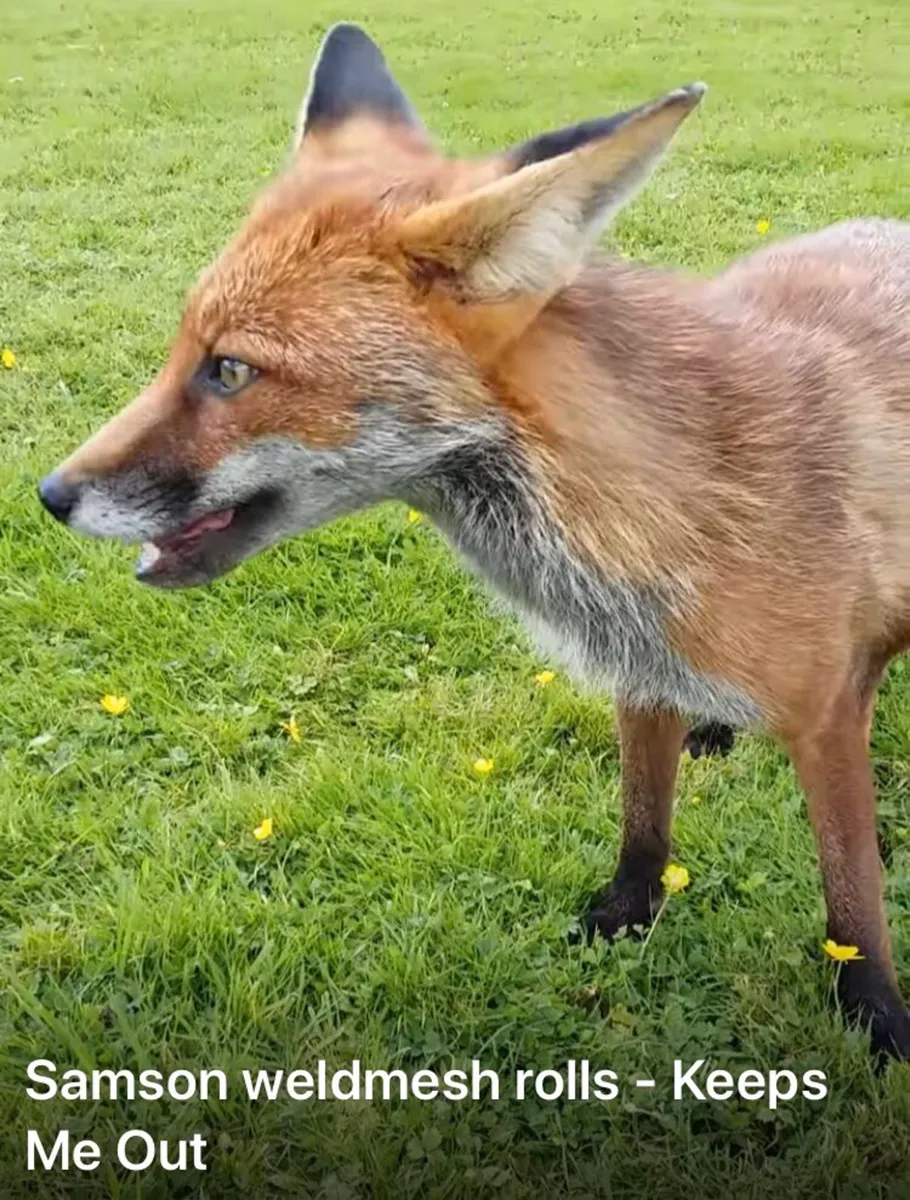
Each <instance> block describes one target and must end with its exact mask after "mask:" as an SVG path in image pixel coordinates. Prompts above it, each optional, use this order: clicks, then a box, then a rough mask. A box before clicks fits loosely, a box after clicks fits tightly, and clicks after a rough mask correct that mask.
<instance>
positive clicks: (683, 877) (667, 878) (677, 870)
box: [660, 863, 689, 896]
mask: <svg viewBox="0 0 910 1200" xmlns="http://www.w3.org/2000/svg"><path fill="white" fill-rule="evenodd" d="M660 882H661V883H662V884H663V885H664V887H665V888H666V889H667V891H668V892H669V893H670V895H671V896H672V895H674V894H675V893H676V892H684V891H685V890H686V888H687V887H688V886H689V872H688V871H687V870H686V868H685V867H682V866H680V864H679V863H669V864H668V866H667V867H666V868H665V870H664V873H663V875H661V877H660Z"/></svg>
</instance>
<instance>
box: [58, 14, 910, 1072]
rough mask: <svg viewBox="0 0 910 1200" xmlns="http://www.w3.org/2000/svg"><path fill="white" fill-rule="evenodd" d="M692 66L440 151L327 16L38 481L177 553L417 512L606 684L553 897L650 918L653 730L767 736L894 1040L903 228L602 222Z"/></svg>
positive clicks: (169, 578)
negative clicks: (113, 372) (136, 371)
mask: <svg viewBox="0 0 910 1200" xmlns="http://www.w3.org/2000/svg"><path fill="white" fill-rule="evenodd" d="M705 91H706V88H705V85H704V84H700V83H692V84H688V85H686V86H683V87H679V88H676V89H675V90H673V91H670V92H668V93H666V94H664V95H663V96H661V97H660V98H658V99H656V100H653V101H650V102H647V103H644V104H641V105H639V106H637V107H634V108H630V109H626V110H623V111H621V112H618V113H615V114H614V115H612V116H609V117H604V118H597V119H593V120H590V121H585V122H582V123H580V124H576V125H572V126H570V127H567V128H563V129H557V130H554V131H551V132H547V133H544V134H542V135H540V136H536V137H532V138H530V139H528V140H527V141H525V142H523V143H521V144H520V145H517V146H513V147H511V148H507V149H506V150H504V151H498V152H494V153H487V154H483V155H479V156H477V157H474V158H471V159H461V158H454V157H450V156H447V155H445V154H444V153H443V152H442V151H441V150H440V148H439V147H438V145H437V143H436V142H435V141H434V139H433V137H432V136H431V134H430V133H429V132H428V131H427V129H426V128H425V126H424V125H423V123H422V122H421V120H420V118H419V116H418V114H417V112H416V110H415V108H414V107H413V105H412V104H411V102H410V100H409V99H408V98H407V96H406V94H405V92H404V90H403V89H402V88H401V86H400V85H399V83H398V82H397V81H396V79H395V78H394V76H393V74H392V72H391V70H390V68H389V66H388V64H387V62H386V60H385V57H384V56H383V54H382V52H381V50H380V49H379V48H378V46H377V45H376V44H375V43H374V42H373V41H372V40H371V38H370V37H369V36H368V35H367V34H366V33H365V32H364V31H363V30H362V29H360V28H359V27H358V26H356V25H353V24H348V23H342V24H339V25H336V26H334V27H333V28H331V29H330V30H329V31H328V33H327V34H326V35H325V37H324V39H323V41H322V43H321V46H320V48H319V50H318V52H317V55H316V58H315V62H314V65H313V66H312V69H311V74H310V79H309V86H308V89H307V92H306V95H305V97H304V101H303V104H302V107H301V110H300V114H299V118H298V121H297V124H296V131H295V133H294V136H293V139H292V144H291V149H290V153H289V155H288V158H287V161H286V162H285V163H284V164H283V166H282V169H281V170H280V171H279V172H278V173H277V174H276V176H275V178H274V179H273V180H271V181H270V182H269V183H267V184H266V185H264V187H263V189H262V191H261V193H260V194H259V195H258V197H257V198H256V199H255V201H254V202H253V204H252V205H251V208H250V211H249V213H248V215H247V217H246V219H245V221H244V223H243V224H242V226H241V228H240V230H239V232H237V233H236V235H235V236H234V238H233V240H231V241H230V242H229V243H228V245H227V247H226V248H225V249H224V251H223V252H222V253H221V254H220V255H219V256H218V257H217V258H216V260H215V261H214V263H213V264H212V265H210V266H209V267H208V268H207V269H206V270H204V271H203V273H202V274H201V276H200V277H199V279H198V281H197V282H196V283H195V284H194V285H193V287H192V288H191V290H190V291H189V294H188V297H187V300H186V304H185V308H184V311H183V315H182V319H181V322H180V325H179V329H178V332H177V334H176V337H175V340H174V342H173V345H172V347H171V350H170V354H169V357H168V359H167V361H166V363H165V365H164V366H163V367H162V369H161V370H160V373H159V374H158V375H157V376H156V377H155V379H154V380H153V381H152V382H151V383H150V385H149V386H148V387H147V388H146V389H145V390H144V391H142V392H141V394H140V395H139V396H138V398H136V399H135V400H133V401H132V403H130V404H129V405H127V406H126V407H125V408H124V409H123V410H122V411H120V412H119V413H118V414H117V415H115V416H114V417H113V418H112V419H111V420H110V421H109V422H108V423H107V424H105V425H104V426H103V427H102V428H101V429H100V430H99V431H98V432H96V433H95V434H94V435H93V436H91V437H90V438H89V439H88V440H87V441H86V442H85V443H84V444H83V445H82V446H81V447H80V448H78V449H77V450H76V451H75V452H74V453H73V454H72V455H71V456H70V457H69V458H67V459H66V460H65V461H64V462H63V463H62V464H61V465H60V466H58V467H57V468H56V469H55V470H53V471H52V472H51V473H50V474H49V475H47V476H46V477H45V478H44V479H43V480H42V481H41V483H40V484H39V495H40V500H41V502H42V503H43V504H44V505H45V507H46V508H47V509H48V510H49V511H50V513H51V514H52V515H53V516H54V517H56V518H57V519H58V520H60V521H62V522H64V523H65V524H67V525H68V526H70V527H71V528H72V529H73V530H75V531H77V532H79V533H82V534H88V535H92V536H96V537H106V538H116V539H120V540H121V541H124V542H127V543H135V544H141V550H140V553H139V559H138V566H137V576H138V578H139V580H141V581H142V582H143V583H145V584H148V585H151V586H154V587H159V588H182V587H192V586H202V585H205V584H208V583H209V582H211V581H212V580H214V579H216V578H217V577H219V576H222V575H224V574H225V573H226V572H228V571H230V570H231V569H233V568H234V567H236V566H237V565H238V564H239V563H241V562H243V561H244V560H247V559H249V558H251V557H252V556H253V555H256V554H259V553H260V552H262V551H263V550H265V549H266V548H267V547H270V546H273V545H275V544H276V543H278V542H281V541H282V540H284V539H286V538H289V537H291V536H294V535H297V534H301V533H304V532H306V531H309V530H313V529H315V528H317V527H318V526H321V525H323V524H325V523H326V522H330V521H333V520H335V519H336V518H339V517H341V516H343V515H345V514H349V513H352V512H355V511H357V510H361V509H364V508H366V507H369V506H371V505H374V504H377V503H380V502H387V501H402V502H404V503H405V504H407V505H409V506H411V507H413V508H416V509H418V510H420V511H421V512H423V513H425V514H426V515H427V516H428V517H429V518H430V519H431V521H432V522H434V523H435V525H436V526H437V527H438V528H439V530H440V531H441V533H442V534H443V536H444V537H445V538H446V539H447V540H448V541H449V542H450V543H451V545H452V547H453V548H454V550H455V551H456V552H457V554H458V556H459V557H460V559H461V560H462V561H463V562H464V563H465V564H466V566H467V567H468V568H470V569H471V570H473V571H474V572H475V573H477V574H478V575H479V576H481V577H482V578H483V579H484V580H486V581H487V583H488V584H489V586H490V588H491V590H492V591H493V592H494V593H496V594H497V595H498V596H499V597H501V598H504V599H505V600H506V601H507V602H508V604H509V605H510V606H511V607H512V609H513V610H514V611H515V612H516V614H517V615H518V617H519V618H520V619H521V621H522V622H523V623H524V625H525V626H526V628H527V629H528V631H529V633H530V635H531V637H532V638H533V639H534V640H535V641H536V643H537V645H538V646H539V647H540V648H541V649H542V650H543V652H544V653H546V654H547V655H549V656H551V657H552V659H553V660H554V661H555V662H557V663H559V664H561V665H562V666H563V668H564V669H565V670H566V672H567V673H568V674H569V675H570V676H571V677H572V678H573V679H576V680H577V681H578V682H579V684H580V685H583V686H585V687H587V688H593V689H594V690H595V691H602V692H604V693H605V694H609V695H611V696H612V697H613V702H614V704H615V714H616V729H617V733H618V737H619V747H620V767H621V802H622V830H621V838H620V846H619V851H618V862H617V865H616V868H615V872H614V875H613V877H612V881H611V882H610V883H609V884H608V885H607V886H606V887H605V888H604V889H603V890H602V891H601V892H599V893H598V894H597V896H596V897H594V898H593V900H592V901H591V903H590V905H589V907H588V909H587V911H586V913H585V914H584V916H583V917H582V918H581V919H580V928H581V929H582V930H583V932H584V934H585V935H586V936H587V937H589V938H591V939H593V938H595V937H597V936H602V937H604V938H607V939H609V940H612V939H613V938H615V937H618V936H621V935H622V934H623V933H629V932H634V931H640V930H642V929H643V928H645V927H647V926H648V925H649V924H650V923H652V922H653V920H654V917H655V914H656V912H657V910H658V909H659V906H660V904H661V900H662V896H663V890H664V889H663V884H662V882H661V876H662V874H663V873H664V871H665V868H666V865H667V863H668V860H669V854H670V847H671V817H672V810H673V803H674V791H675V786H676V777H677V770H678V764H679V761H680V758H681V754H682V753H683V750H684V747H685V746H687V745H688V747H689V748H690V750H692V752H693V753H698V752H700V751H701V750H702V749H704V750H705V751H706V752H710V751H713V750H720V751H724V750H728V749H729V747H730V743H731V740H732V736H733V733H732V731H740V730H743V731H753V732H758V733H760V734H763V735H765V736H769V737H772V738H774V739H776V740H777V742H778V743H779V744H780V745H781V746H782V747H783V749H784V751H785V752H786V754H787V755H788V756H789V759H790V761H791V763H792V765H793V767H794V769H795V772H796V775H797V777H798V780H799V782H800V785H801V787H802V788H803V790H804V792H805V795H806V798H807V806H808V812H809V816H810V819H811V823H812V826H813V828H814V833H815V837H816V842H817V850H818V858H819V862H820V867H821V873H822V878H823V885H824V893H825V900H826V908H827V935H828V937H829V938H831V939H833V940H834V941H835V942H836V943H838V944H839V945H840V946H848V947H855V948H856V952H855V954H854V961H851V962H850V963H849V964H848V965H847V966H846V968H845V969H843V970H841V971H840V972H839V973H838V981H837V989H838V998H839V1003H840V1006H841V1009H842V1012H843V1013H844V1014H845V1016H846V1017H847V1018H848V1019H849V1020H852V1021H858V1022H860V1023H861V1024H862V1025H863V1026H864V1028H865V1029H866V1031H867V1032H868V1034H869V1039H870V1045H871V1049H872V1052H873V1054H874V1055H876V1056H877V1058H878V1060H879V1061H880V1062H881V1063H885V1062H887V1061H888V1060H889V1058H893V1059H898V1060H908V1059H910V1013H908V1010H907V1008H906V1007H905V1004H904V1002H903V999H902V997H901V992H900V987H899V981H898V977H897V973H896V968H895V964H894V958H893V953H892V948H891V942H890V937H889V930H888V925H887V921H886V916H885V908H884V899H883V866H882V862H881V859H880V853H879V846H878V842H877V834H876V813H875V788H874V781H873V772H872V767H871V762H870V756H869V742H870V728H871V722H872V716H873V709H874V704H875V697H876V692H877V689H878V686H879V683H880V681H881V679H882V677H883V674H884V672H885V670H886V668H887V666H888V663H889V662H890V660H891V659H892V658H893V657H894V656H896V655H898V654H900V653H901V652H902V651H903V650H905V649H906V648H907V647H908V645H910V224H906V223H902V222H900V221H898V220H891V219H885V218H868V219H852V220H847V221H844V222H842V223H840V224H836V225H833V226H830V227H828V228H827V229H823V230H821V231H817V232H811V233H806V234H803V235H800V236H796V237H793V238H791V239H788V240H781V241H771V242H768V243H763V245H762V247H761V248H760V249H758V250H756V251H754V252H752V253H750V254H748V255H747V256H746V257H744V258H741V259H738V260H736V261H734V262H733V263H732V264H730V265H729V266H727V267H726V268H725V269H723V270H721V271H719V272H718V273H716V274H713V275H711V276H702V275H696V274H690V273H687V272H686V271H684V270H679V269H672V270H671V269H668V268H658V267H652V266H643V265H637V264H635V263H633V262H631V261H628V260H626V259H625V258H622V257H618V256H616V255H615V254H613V255H611V254H610V253H608V252H607V251H606V250H604V249H599V248H598V246H597V243H598V241H599V239H600V238H601V235H602V233H603V232H604V231H605V230H606V228H607V226H608V225H609V223H610V221H611V220H612V219H613V218H614V217H615V215H616V214H617V213H618V212H619V211H620V210H621V209H622V208H623V206H624V205H625V204H626V203H627V202H629V201H630V200H631V198H632V197H633V196H634V195H635V194H636V193H637V191H638V190H639V189H640V188H641V187H642V186H643V185H644V183H645V182H646V180H647V179H648V178H649V176H650V175H651V172H652V170H653V169H654V168H655V167H656V165H657V162H658V160H659V159H660V158H661V157H662V156H663V154H664V152H665V151H666V150H667V148H668V147H669V144H670V142H671V141H672V139H673V137H674V135H675V134H676V132H677V130H678V129H679V128H680V126H681V125H682V123H683V121H684V120H685V119H686V118H687V117H688V116H689V115H690V114H691V113H692V112H693V111H694V110H695V108H696V107H697V106H698V105H699V103H700V101H701V100H702V97H703V95H704V94H705Z"/></svg>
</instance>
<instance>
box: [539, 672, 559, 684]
mask: <svg viewBox="0 0 910 1200" xmlns="http://www.w3.org/2000/svg"><path fill="white" fill-rule="evenodd" d="M555 678H556V672H555V671H541V672H540V674H539V675H535V676H534V682H535V683H536V684H537V686H538V687H546V686H547V684H548V683H552V682H553V680H554V679H555Z"/></svg>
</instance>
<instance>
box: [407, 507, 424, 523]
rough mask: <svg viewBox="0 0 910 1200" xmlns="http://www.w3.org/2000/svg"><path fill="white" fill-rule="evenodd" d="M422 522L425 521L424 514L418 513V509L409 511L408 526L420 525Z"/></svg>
mask: <svg viewBox="0 0 910 1200" xmlns="http://www.w3.org/2000/svg"><path fill="white" fill-rule="evenodd" d="M422 520H423V513H420V512H418V511H417V509H416V508H409V509H408V524H409V525H419V524H420V522H421V521H422Z"/></svg>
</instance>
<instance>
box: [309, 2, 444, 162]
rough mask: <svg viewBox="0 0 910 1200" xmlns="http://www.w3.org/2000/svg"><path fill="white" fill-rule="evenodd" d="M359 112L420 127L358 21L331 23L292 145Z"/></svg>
mask: <svg viewBox="0 0 910 1200" xmlns="http://www.w3.org/2000/svg"><path fill="white" fill-rule="evenodd" d="M364 115H366V116H372V117H379V118H380V119H381V120H384V121H392V122H396V123H398V124H404V125H410V126H412V127H414V128H416V129H422V128H423V126H422V125H421V123H420V118H419V117H418V116H417V113H416V112H415V111H414V108H413V106H412V105H411V102H410V100H408V98H407V96H406V95H405V94H404V92H403V91H402V90H401V88H400V87H399V86H398V84H397V83H396V82H395V80H394V79H393V77H392V75H391V73H390V71H389V69H388V67H387V66H386V61H385V59H384V58H383V56H382V51H381V50H380V49H379V47H378V46H377V45H376V43H375V42H373V41H372V40H371V39H370V38H369V37H367V35H366V34H365V33H364V32H363V30H362V29H360V28H359V27H358V26H357V25H349V24H346V23H345V24H340V25H334V26H333V27H332V28H331V29H330V30H329V32H328V33H327V34H326V35H325V38H324V39H323V42H322V45H321V47H320V48H319V54H318V55H317V58H316V62H315V64H314V66H313V72H312V74H311V76H310V87H309V90H308V92H307V94H306V98H305V100H304V102H303V107H302V108H301V110H300V119H299V121H298V124H297V138H296V145H299V144H300V142H301V141H302V140H303V138H304V137H305V136H306V135H307V134H308V133H311V132H312V131H313V130H316V129H320V128H328V127H330V126H332V125H337V124H338V123H339V122H341V121H346V120H348V118H350V117H354V116H364Z"/></svg>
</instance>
